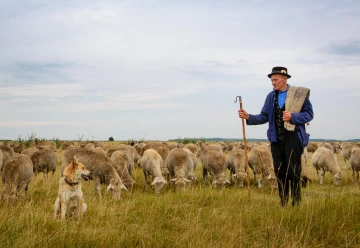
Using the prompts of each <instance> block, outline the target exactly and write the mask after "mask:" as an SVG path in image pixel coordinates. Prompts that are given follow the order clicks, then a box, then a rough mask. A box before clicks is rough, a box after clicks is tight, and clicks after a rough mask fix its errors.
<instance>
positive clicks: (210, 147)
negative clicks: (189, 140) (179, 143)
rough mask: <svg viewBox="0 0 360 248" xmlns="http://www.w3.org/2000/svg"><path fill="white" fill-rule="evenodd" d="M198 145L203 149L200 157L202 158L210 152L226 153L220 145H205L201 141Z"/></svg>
mask: <svg viewBox="0 0 360 248" xmlns="http://www.w3.org/2000/svg"><path fill="white" fill-rule="evenodd" d="M198 144H199V146H200V149H201V151H200V156H201V154H204V153H206V152H207V151H209V150H215V151H218V152H220V153H222V154H224V152H223V150H222V148H221V146H220V145H219V144H209V145H205V144H203V143H202V142H201V141H198Z"/></svg>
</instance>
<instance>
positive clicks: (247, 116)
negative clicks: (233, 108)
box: [238, 108, 249, 120]
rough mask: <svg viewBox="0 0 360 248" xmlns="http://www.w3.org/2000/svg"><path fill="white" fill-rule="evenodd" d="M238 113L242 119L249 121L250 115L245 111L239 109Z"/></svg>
mask: <svg viewBox="0 0 360 248" xmlns="http://www.w3.org/2000/svg"><path fill="white" fill-rule="evenodd" d="M238 113H239V117H240V118H242V119H246V120H247V119H249V114H248V113H247V112H246V111H245V110H244V109H242V108H241V109H239V110H238Z"/></svg>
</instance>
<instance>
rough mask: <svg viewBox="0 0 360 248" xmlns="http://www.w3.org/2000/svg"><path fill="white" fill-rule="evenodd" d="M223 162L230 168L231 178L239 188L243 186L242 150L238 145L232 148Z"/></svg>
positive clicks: (244, 172)
mask: <svg viewBox="0 0 360 248" xmlns="http://www.w3.org/2000/svg"><path fill="white" fill-rule="evenodd" d="M225 163H226V167H227V168H228V169H229V170H230V175H231V178H233V179H234V180H235V185H236V186H237V187H241V188H242V187H244V180H245V178H246V171H245V152H244V150H242V149H240V148H239V147H237V148H232V150H231V151H230V152H229V156H228V157H227V159H226V162H225Z"/></svg>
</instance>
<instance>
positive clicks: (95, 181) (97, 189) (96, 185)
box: [94, 178, 102, 201]
mask: <svg viewBox="0 0 360 248" xmlns="http://www.w3.org/2000/svg"><path fill="white" fill-rule="evenodd" d="M94 183H95V194H96V193H97V194H98V195H99V198H100V201H101V200H102V195H101V184H100V178H96V179H95V180H94Z"/></svg>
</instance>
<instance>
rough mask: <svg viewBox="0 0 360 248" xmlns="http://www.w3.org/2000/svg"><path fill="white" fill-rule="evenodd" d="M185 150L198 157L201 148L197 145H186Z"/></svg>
mask: <svg viewBox="0 0 360 248" xmlns="http://www.w3.org/2000/svg"><path fill="white" fill-rule="evenodd" d="M183 148H187V149H189V150H190V151H191V152H192V153H193V154H194V155H195V156H196V157H197V156H198V155H199V147H198V146H197V145H196V144H192V143H189V144H186V145H184V147H183Z"/></svg>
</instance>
